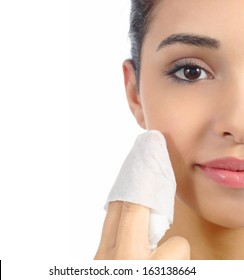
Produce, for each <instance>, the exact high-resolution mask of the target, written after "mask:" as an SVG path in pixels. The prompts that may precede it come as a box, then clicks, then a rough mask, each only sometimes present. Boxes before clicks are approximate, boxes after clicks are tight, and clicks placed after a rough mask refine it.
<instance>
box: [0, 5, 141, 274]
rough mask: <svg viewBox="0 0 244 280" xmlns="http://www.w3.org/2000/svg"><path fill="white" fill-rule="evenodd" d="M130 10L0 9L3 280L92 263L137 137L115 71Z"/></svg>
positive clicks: (119, 69)
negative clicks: (47, 266)
mask: <svg viewBox="0 0 244 280" xmlns="http://www.w3.org/2000/svg"><path fill="white" fill-rule="evenodd" d="M128 11H129V0H121V1H119V0H116V1H114V0H105V1H100V0H96V1H95V0H93V1H85V0H84V1H83V0H81V1H64V0H59V1H57V0H56V1H55V0H43V1H31V0H29V1H27V0H23V1H11V0H8V1H6V0H5V1H1V2H0V188H1V194H0V215H1V229H0V259H2V262H3V264H2V265H3V273H4V271H5V273H6V270H7V271H8V276H7V274H6V275H5V276H6V278H4V279H17V278H16V277H15V278H13V277H14V275H15V274H16V275H18V279H31V277H30V278H28V277H29V276H28V275H29V274H28V273H27V272H26V265H27V264H28V265H29V270H30V271H31V270H32V269H33V271H34V268H33V267H35V268H38V267H39V266H41V264H42V263H43V262H44V261H47V260H50V263H52V262H54V261H58V260H59V259H62V260H66V259H67V260H78V261H82V260H91V259H92V258H93V257H94V254H95V252H96V249H97V246H98V243H99V238H100V233H101V227H102V223H103V219H104V216H105V211H104V210H103V206H104V203H105V200H106V197H107V194H108V192H109V190H110V188H111V186H112V184H113V182H114V180H115V178H116V176H117V173H118V171H119V168H120V166H121V165H122V162H123V160H124V158H125V156H126V155H127V153H128V151H129V149H130V148H131V146H132V144H133V142H134V139H135V137H136V135H137V134H138V133H139V132H141V129H140V128H139V127H138V125H137V123H136V122H135V120H134V118H133V116H132V114H131V112H130V110H129V108H128V105H127V101H126V96H125V91H124V85H123V76H122V67H121V65H122V62H123V60H124V59H125V58H127V57H129V46H128V38H127V32H128V28H129V25H128V22H129V19H128ZM34 263H35V265H34ZM31 264H32V265H31ZM13 267H14V269H13ZM33 271H32V273H34V272H33ZM24 273H25V277H24ZM29 273H31V272H29ZM32 276H33V275H32ZM7 277H9V278H7ZM32 279H39V278H38V277H37V276H36V275H35V276H34V278H33V277H32ZM40 279H44V278H43V277H40Z"/></svg>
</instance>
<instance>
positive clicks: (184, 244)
mask: <svg viewBox="0 0 244 280" xmlns="http://www.w3.org/2000/svg"><path fill="white" fill-rule="evenodd" d="M151 258H152V259H153V260H189V259H190V245H189V242H188V241H187V240H186V239H185V238H183V237H180V236H174V237H171V238H170V239H168V240H167V241H166V242H164V243H163V244H162V245H160V246H159V247H158V248H156V249H155V251H154V252H153V253H152V256H151Z"/></svg>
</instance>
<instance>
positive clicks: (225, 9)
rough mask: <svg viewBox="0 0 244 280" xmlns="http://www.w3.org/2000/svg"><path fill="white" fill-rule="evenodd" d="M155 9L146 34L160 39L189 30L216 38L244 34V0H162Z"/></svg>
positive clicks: (234, 36) (234, 37)
mask: <svg viewBox="0 0 244 280" xmlns="http://www.w3.org/2000/svg"><path fill="white" fill-rule="evenodd" d="M154 12H155V13H154V14H155V16H154V18H153V21H152V23H151V26H150V31H149V34H152V33H153V35H154V36H160V38H162V36H163V37H166V36H169V35H171V34H174V33H189V32H190V33H197V34H199V33H200V34H202V35H208V36H211V37H216V36H217V37H218V38H219V39H221V38H222V37H223V38H226V36H228V37H229V38H230V39H231V37H233V39H235V40H236V37H237V36H239V37H243V36H241V34H242V28H243V27H244V1H243V0H231V1H230V0H180V1H179V0H162V1H161V2H160V3H159V4H158V6H157V7H156V8H155V11H154ZM243 42H244V40H243Z"/></svg>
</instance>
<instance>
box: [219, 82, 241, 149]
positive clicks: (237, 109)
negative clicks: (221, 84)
mask: <svg viewBox="0 0 244 280" xmlns="http://www.w3.org/2000/svg"><path fill="white" fill-rule="evenodd" d="M221 95H222V96H221V97H222V98H221V99H220V100H219V101H218V102H217V103H218V104H216V107H215V109H216V111H215V112H214V132H215V133H216V134H217V135H218V136H220V137H222V138H224V139H226V140H229V141H232V142H234V143H236V144H244V83H243V82H242V89H241V87H240V86H238V88H236V89H235V90H234V89H233V87H232V89H230V88H229V89H227V88H225V90H224V91H222V94H221Z"/></svg>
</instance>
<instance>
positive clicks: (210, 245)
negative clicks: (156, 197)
mask: <svg viewBox="0 0 244 280" xmlns="http://www.w3.org/2000/svg"><path fill="white" fill-rule="evenodd" d="M175 235H179V236H182V237H185V238H186V239H187V240H188V241H189V243H190V246H191V259H195V260H243V259H244V229H243V228H242V229H230V228H224V227H221V226H219V225H215V224H212V223H210V222H208V221H206V220H205V219H203V218H201V217H199V216H198V215H197V214H196V213H195V212H194V211H193V210H191V209H190V208H189V207H188V206H186V205H185V204H184V203H183V202H182V201H181V200H180V199H179V198H176V201H175V215H174V224H173V225H171V227H170V229H169V230H168V231H167V233H166V235H165V236H164V237H163V238H162V240H161V241H160V243H159V245H160V244H161V243H162V242H164V241H165V240H167V239H168V238H170V237H171V236H175Z"/></svg>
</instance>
